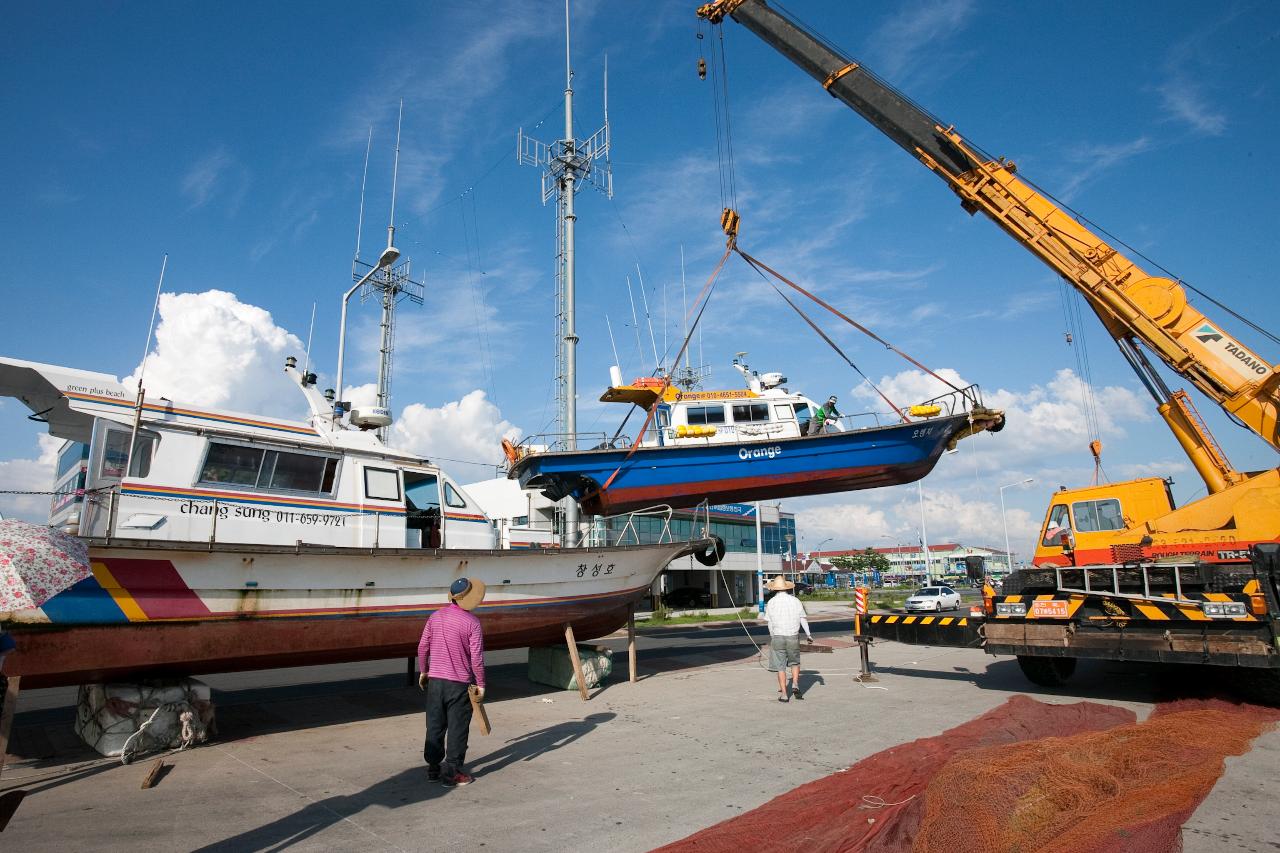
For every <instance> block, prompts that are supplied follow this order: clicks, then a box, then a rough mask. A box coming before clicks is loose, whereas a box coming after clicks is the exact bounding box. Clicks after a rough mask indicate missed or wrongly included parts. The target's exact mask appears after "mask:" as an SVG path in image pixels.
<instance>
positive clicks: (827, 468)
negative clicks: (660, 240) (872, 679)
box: [506, 360, 1004, 515]
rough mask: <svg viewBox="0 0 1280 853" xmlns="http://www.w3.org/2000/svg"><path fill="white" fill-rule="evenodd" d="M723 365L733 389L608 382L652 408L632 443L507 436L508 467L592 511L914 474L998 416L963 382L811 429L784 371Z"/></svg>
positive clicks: (830, 487) (773, 494)
mask: <svg viewBox="0 0 1280 853" xmlns="http://www.w3.org/2000/svg"><path fill="white" fill-rule="evenodd" d="M734 367H735V368H736V369H737V370H738V371H739V372H740V373H741V374H742V376H743V378H744V379H745V380H746V387H745V388H739V389H734V390H724V391H686V390H681V389H679V388H675V387H672V386H671V385H670V384H669V383H668V382H666V381H665V380H663V379H662V378H652V377H650V378H644V379H638V380H636V381H635V382H634V383H632V384H631V385H620V384H615V385H613V386H612V387H610V388H609V390H608V391H606V392H605V394H604V395H603V396H602V397H601V398H600V399H601V400H602V401H604V402H619V403H630V404H633V405H636V406H639V407H642V408H644V409H645V410H648V411H651V412H652V414H651V416H650V418H649V422H648V424H647V425H646V428H645V429H644V432H643V434H642V435H641V438H640V440H639V441H638V442H637V443H636V444H635V445H631V444H630V443H629V442H628V441H627V440H626V439H621V440H618V441H614V442H608V443H605V444H604V445H603V446H600V447H597V448H595V449H591V450H555V449H548V448H546V447H544V446H538V445H537V444H535V443H533V440H526V441H524V442H521V443H520V444H519V445H508V446H507V448H506V449H507V457H508V459H509V460H510V462H511V466H510V469H509V472H508V476H509V477H511V478H512V479H516V480H519V482H520V486H521V487H522V488H533V489H541V490H542V493H543V494H544V495H545V496H547V497H548V498H551V499H552V500H560V499H561V498H564V497H569V496H572V497H573V498H574V499H575V500H576V501H577V502H578V503H579V505H580V506H581V507H582V509H583V510H584V511H586V512H589V513H593V514H597V515H612V514H615V513H619V512H630V511H633V510H636V509H640V508H642V507H649V506H654V505H660V504H666V505H668V506H671V507H674V508H679V507H687V506H695V505H697V504H698V503H700V502H702V501H704V500H707V501H710V502H711V503H713V504H714V503H725V502H733V501H752V500H765V499H776V498H784V497H798V496H801V495H817V494H827V493H831V492H845V491H854V490H857V489H871V488H878V487H881V486H894V485H899V484H902V483H910V482H913V481H915V480H919V479H920V478H922V477H924V476H925V475H927V474H928V473H929V472H930V471H932V470H933V466H934V465H935V464H937V461H938V458H939V457H940V456H941V455H942V453H943V451H945V450H947V449H951V448H954V447H955V445H956V442H958V441H959V440H960V439H961V438H964V437H966V436H969V435H973V434H975V433H978V432H983V431H991V432H997V431H999V430H1000V429H1001V428H1003V426H1004V414H1003V412H1000V411H996V410H993V409H988V408H986V407H985V406H983V405H982V401H981V397H980V394H979V391H978V387H977V386H976V385H974V386H969V387H967V388H964V389H958V390H956V391H954V392H952V393H950V394H948V395H945V396H943V397H940V398H937V399H934V400H929V401H926V402H925V403H922V404H919V405H915V406H911V407H909V408H907V409H904V410H902V411H900V412H898V413H896V415H895V420H896V422H895V423H892V424H880V423H878V422H876V421H872V422H871V423H867V422H866V421H863V423H864V424H866V425H865V426H855V424H854V423H853V422H854V421H855V420H856V419H857V416H855V417H836V418H824V423H823V424H822V425H821V426H820V427H818V428H815V427H814V423H813V420H814V418H815V416H816V414H817V413H818V412H819V406H818V404H816V403H815V402H814V401H813V400H811V399H809V398H808V397H806V396H804V395H803V394H793V393H791V392H790V391H788V390H787V388H785V387H783V386H784V383H786V381H787V379H786V377H785V376H783V375H782V374H780V373H766V374H763V375H761V374H758V373H756V372H754V371H752V370H751V369H750V368H749V367H748V366H747V365H746V364H743V363H740V362H738V361H736V360H735V361H734ZM861 417H875V416H870V415H868V416H861Z"/></svg>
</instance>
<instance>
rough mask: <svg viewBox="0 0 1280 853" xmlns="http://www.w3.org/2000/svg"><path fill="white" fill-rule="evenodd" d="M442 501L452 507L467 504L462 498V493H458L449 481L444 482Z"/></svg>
mask: <svg viewBox="0 0 1280 853" xmlns="http://www.w3.org/2000/svg"><path fill="white" fill-rule="evenodd" d="M444 502H445V503H446V504H448V505H449V506H454V507H462V506H466V505H467V502H466V501H464V500H463V499H462V495H460V494H458V492H457V490H455V489H454V488H453V486H452V485H450V484H449V483H445V484H444Z"/></svg>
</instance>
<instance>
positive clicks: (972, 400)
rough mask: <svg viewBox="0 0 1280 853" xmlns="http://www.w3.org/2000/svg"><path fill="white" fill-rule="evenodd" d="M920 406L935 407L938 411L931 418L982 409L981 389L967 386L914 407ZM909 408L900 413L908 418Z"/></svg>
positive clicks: (975, 386)
mask: <svg viewBox="0 0 1280 853" xmlns="http://www.w3.org/2000/svg"><path fill="white" fill-rule="evenodd" d="M922 406H937V407H938V408H939V409H940V411H939V412H938V414H937V415H932V416H931V417H942V416H949V415H955V414H960V413H964V412H970V411H973V410H974V409H981V408H984V406H983V404H982V389H981V388H979V387H978V386H977V385H968V386H966V387H964V388H958V389H956V390H954V391H948V392H947V393H946V394H940V395H938V396H937V397H934V398H933V399H930V400H925V401H924V402H923V403H917V404H916V407H922ZM911 408H912V407H908V408H904V409H903V410H902V413H903V414H904V415H908V416H910V414H911Z"/></svg>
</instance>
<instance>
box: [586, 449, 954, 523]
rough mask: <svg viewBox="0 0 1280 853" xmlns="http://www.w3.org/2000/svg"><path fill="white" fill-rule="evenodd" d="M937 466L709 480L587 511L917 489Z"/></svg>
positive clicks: (596, 502)
mask: <svg viewBox="0 0 1280 853" xmlns="http://www.w3.org/2000/svg"><path fill="white" fill-rule="evenodd" d="M937 461H938V460H937V459H936V458H933V459H929V460H927V461H925V462H922V463H920V464H918V465H866V466H862V467H858V468H837V469H832V470H829V471H806V472H803V473H788V474H771V475H764V476H759V477H734V478H730V479H723V480H704V481H702V482H699V483H681V484H678V485H679V488H680V491H679V492H673V491H672V489H673V488H675V487H676V484H669V485H658V486H640V487H635V488H628V489H619V488H611V489H609V490H608V492H607V493H602V494H595V495H593V496H592V497H591V498H590V499H588V500H585V501H583V502H582V508H583V509H584V510H586V511H587V512H589V513H592V514H594V515H618V514H620V513H625V512H633V511H635V510H638V509H643V508H644V507H650V506H654V505H655V504H667V505H669V506H672V507H675V508H677V509H679V508H680V507H690V506H697V505H698V504H699V503H701V502H702V501H703V500H709V501H710V502H711V503H713V504H717V503H747V502H749V501H754V500H773V499H775V498H792V497H801V496H804V495H822V494H829V493H831V492H852V491H857V490H860V489H878V488H882V487H884V486H900V485H902V484H903V483H914V482H915V481H916V480H919V479H920V478H921V477H924V476H925V475H926V474H928V473H929V472H930V471H932V470H933V466H934V465H935V464H936V463H937Z"/></svg>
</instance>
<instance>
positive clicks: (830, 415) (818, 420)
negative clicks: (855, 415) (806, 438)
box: [809, 394, 840, 435]
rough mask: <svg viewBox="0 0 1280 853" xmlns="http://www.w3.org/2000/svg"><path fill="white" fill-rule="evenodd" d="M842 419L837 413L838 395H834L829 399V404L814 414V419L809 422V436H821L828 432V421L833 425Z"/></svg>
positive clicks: (825, 404)
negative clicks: (838, 419)
mask: <svg viewBox="0 0 1280 853" xmlns="http://www.w3.org/2000/svg"><path fill="white" fill-rule="evenodd" d="M839 417H840V413H839V412H838V411H836V395H835V394H832V395H831V396H830V397H828V398H827V402H825V403H823V404H822V405H821V406H819V407H818V411H816V412H814V413H813V418H812V419H811V420H810V421H809V435H820V434H822V433H824V432H826V429H827V421H828V420H829V421H831V422H832V423H833V424H834V423H835V422H836V419H837V418H839Z"/></svg>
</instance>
